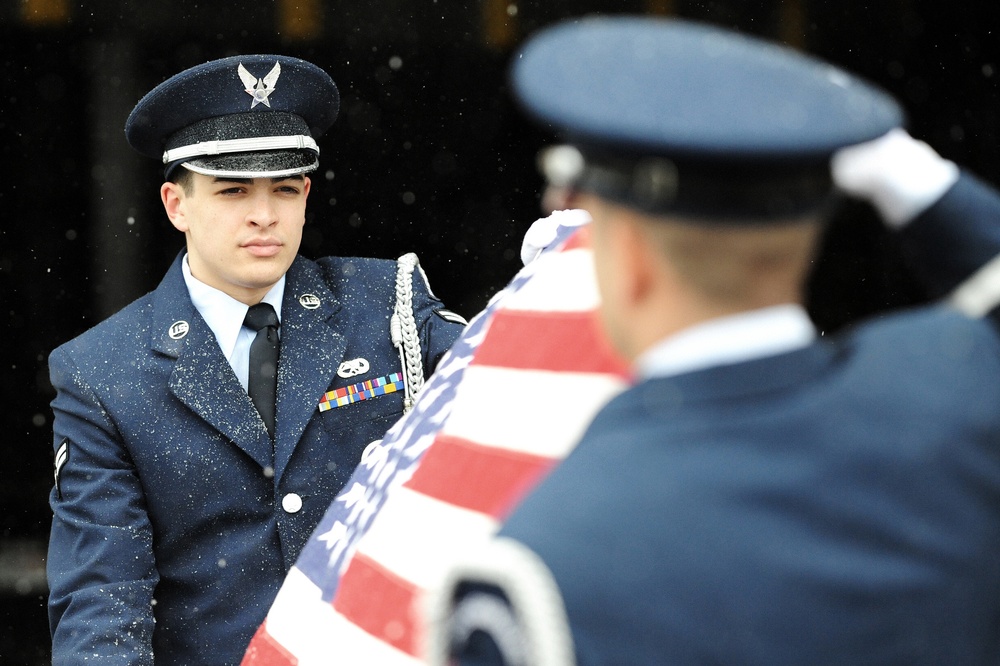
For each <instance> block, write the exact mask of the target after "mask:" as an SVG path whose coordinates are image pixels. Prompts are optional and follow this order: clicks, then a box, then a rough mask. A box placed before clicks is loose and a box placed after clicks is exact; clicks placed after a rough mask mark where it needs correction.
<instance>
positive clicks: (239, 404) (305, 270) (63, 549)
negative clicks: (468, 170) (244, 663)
mask: <svg viewBox="0 0 1000 666" xmlns="http://www.w3.org/2000/svg"><path fill="white" fill-rule="evenodd" d="M395 273H396V263H395V262H392V261H385V260H375V259H358V258H334V257H329V258H325V259H322V260H320V261H318V262H313V261H309V260H306V259H303V258H301V257H299V258H297V259H296V260H295V262H294V263H293V264H292V266H291V268H290V269H289V271H288V273H287V280H286V284H285V292H284V300H283V302H282V320H281V329H280V330H281V333H280V334H281V356H280V360H279V370H278V403H277V418H276V422H277V425H276V434H275V443H274V445H273V447H272V443H271V440H270V438H269V437H268V434H267V432H266V430H265V429H264V425H263V422H262V421H261V419H260V417H259V416H258V414H257V412H256V410H255V409H254V407H253V404H252V403H251V402H250V398H249V397H248V396H247V393H246V391H245V390H244V389H243V388H242V387H241V386H240V383H239V381H238V380H237V378H236V375H235V373H234V372H233V370H232V368H231V367H230V365H229V363H228V361H227V360H226V358H225V357H224V356H223V354H222V351H221V349H220V347H219V344H218V342H217V341H216V339H215V337H214V335H213V333H212V331H211V330H210V329H209V327H208V325H207V324H206V323H205V322H204V320H203V319H202V318H201V316H200V315H199V314H198V312H197V310H196V309H195V307H194V306H193V305H192V303H191V299H190V297H189V296H188V292H187V288H186V286H185V284H184V279H183V276H182V273H181V264H180V257H179V258H178V260H177V261H176V262H174V264H173V266H172V267H171V268H170V270H169V271H168V273H167V274H166V277H165V278H164V279H163V282H162V283H161V284H160V285H159V287H157V289H156V290H155V291H153V292H151V293H150V294H147V295H146V296H144V297H143V298H141V299H139V300H137V301H136V302H134V303H132V304H131V305H129V306H128V307H126V308H125V309H123V310H122V311H121V312H119V313H118V314H116V315H114V316H113V317H111V318H109V319H108V320H106V321H104V322H103V323H101V324H99V325H97V326H96V327H94V328H93V329H91V330H89V331H87V332H86V333H84V334H83V335H81V336H79V337H78V338H76V339H74V340H72V341H70V342H68V343H66V344H65V345H63V346H61V347H59V348H58V349H56V350H55V351H54V352H53V353H52V355H51V358H50V359H49V365H50V372H51V377H52V384H53V386H55V388H56V390H57V395H56V398H55V400H54V401H53V403H52V407H53V410H54V412H55V421H54V432H55V447H56V449H57V451H59V452H60V455H59V456H58V457H57V467H58V468H59V469H58V480H57V483H56V485H55V487H54V488H53V491H52V495H51V506H52V509H53V512H54V518H53V523H52V534H51V540H50V545H49V559H48V575H49V585H50V598H49V614H50V623H51V628H52V632H53V663H54V664H78V663H100V664H152V663H153V656H154V654H155V657H156V664H157V666H163V665H165V664H178V665H181V664H183V665H184V666H192V665H195V664H206V665H208V664H212V665H215V666H218V665H221V664H237V663H239V661H240V657H241V656H242V654H243V651H244V649H245V647H246V645H247V643H248V642H249V640H250V637H251V636H252V634H253V632H254V630H255V629H256V628H257V626H258V625H259V624H260V623H261V621H262V620H263V619H264V615H265V613H266V612H267V609H268V607H269V606H270V604H271V601H272V600H273V598H274V595H275V593H276V592H277V590H278V587H279V586H280V585H281V582H282V580H283V579H284V576H285V574H286V572H287V571H288V569H289V568H290V567H291V565H292V563H293V562H294V561H295V559H296V557H297V556H298V554H299V551H300V549H301V548H302V546H303V545H304V543H305V542H306V540H307V539H308V537H309V535H310V533H311V531H312V529H313V528H314V527H315V525H316V524H317V523H318V522H319V520H320V518H321V517H322V516H323V513H324V512H325V511H326V508H327V507H328V506H329V504H330V502H331V501H332V500H333V498H334V496H335V495H336V494H337V492H338V491H339V490H340V488H341V486H342V485H343V484H344V483H345V482H346V481H347V479H348V478H349V477H350V475H351V473H352V471H353V469H354V467H355V465H356V464H357V463H358V461H359V459H360V457H361V453H362V451H363V450H364V448H365V447H366V446H367V445H368V444H369V443H370V442H372V441H373V440H377V439H379V438H381V437H382V435H383V434H384V433H385V431H386V430H387V429H388V428H389V426H390V425H391V424H392V423H393V422H394V421H395V420H396V419H397V418H398V417H399V416H400V415H401V414H402V402H403V398H402V396H403V393H402V391H399V392H396V393H391V394H386V395H382V396H379V397H375V398H372V399H368V400H363V401H360V402H356V403H353V404H349V405H346V406H343V407H338V408H334V409H329V410H326V411H322V412H321V411H320V410H319V409H318V405H319V403H320V399H321V398H322V397H323V395H324V393H325V392H327V391H329V390H333V389H336V388H339V387H343V386H348V385H353V384H356V383H358V382H361V381H364V380H368V379H375V378H378V377H383V376H387V375H391V374H393V373H395V372H400V371H401V364H400V358H399V353H398V351H397V349H396V348H395V347H393V346H392V343H391V340H390V333H389V318H390V315H391V314H392V309H393V305H394V303H395ZM413 308H414V311H415V317H416V323H417V326H418V328H419V331H420V340H421V349H422V351H423V357H424V366H425V371H426V372H427V374H429V372H430V371H431V370H432V369H433V368H434V366H435V365H436V363H437V361H438V359H439V358H440V357H441V355H442V354H443V353H444V352H445V351H446V350H447V348H448V347H449V346H450V345H451V343H452V341H453V340H454V339H455V337H457V335H458V334H459V332H460V331H461V326H460V325H457V324H455V323H452V322H449V321H447V320H446V319H445V318H443V317H441V316H438V314H435V312H436V311H438V310H440V309H441V308H442V305H441V303H440V302H439V301H437V300H436V299H435V298H434V297H433V295H432V294H430V293H429V292H428V290H427V288H426V285H425V283H424V281H423V280H422V279H421V278H420V276H419V274H417V275H414V280H413ZM178 322H186V326H185V325H184V324H178ZM357 358H364V359H366V360H367V361H368V362H369V364H370V370H369V371H368V372H367V373H365V374H362V375H358V376H354V377H349V378H343V377H340V376H338V374H337V370H338V366H339V365H340V364H341V363H342V362H344V361H348V360H352V359H357ZM63 444H65V446H63ZM60 449H61V450H60ZM63 453H65V456H63V455H62V454H63ZM289 496H291V497H289ZM295 496H297V497H298V498H299V499H301V508H300V509H299V510H297V511H296V510H295V509H296V508H297V507H296V504H297V502H295V501H294V500H295ZM286 498H288V499H286ZM289 499H290V500H293V501H291V502H289Z"/></svg>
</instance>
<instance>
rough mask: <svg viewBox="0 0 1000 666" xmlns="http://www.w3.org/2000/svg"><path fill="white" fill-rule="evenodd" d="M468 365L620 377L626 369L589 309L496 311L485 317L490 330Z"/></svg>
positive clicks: (594, 314)
mask: <svg viewBox="0 0 1000 666" xmlns="http://www.w3.org/2000/svg"><path fill="white" fill-rule="evenodd" d="M471 365H492V366H499V367H507V368H512V369H520V370H549V371H553V372H601V373H612V374H617V375H620V376H624V375H625V374H626V372H627V365H626V364H625V363H624V362H622V360H621V359H620V358H618V356H617V355H615V353H614V352H613V351H612V350H611V347H610V345H609V344H608V342H607V339H606V338H605V337H604V334H603V333H602V332H601V331H600V329H599V324H598V322H597V314H596V312H594V311H592V310H587V311H584V312H532V311H527V310H501V311H499V312H497V313H496V315H495V316H494V317H493V321H492V322H490V330H489V333H488V334H487V335H486V337H485V338H484V339H483V341H482V343H480V345H479V348H478V349H477V350H476V355H475V357H474V358H473V359H472V362H471ZM525 388H526V389H527V388H530V387H525Z"/></svg>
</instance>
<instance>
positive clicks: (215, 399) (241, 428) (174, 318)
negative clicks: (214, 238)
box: [151, 253, 274, 468]
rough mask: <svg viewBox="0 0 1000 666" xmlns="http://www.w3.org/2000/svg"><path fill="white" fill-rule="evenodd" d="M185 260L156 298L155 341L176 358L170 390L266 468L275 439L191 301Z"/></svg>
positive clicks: (157, 348)
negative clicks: (273, 439) (185, 278)
mask: <svg viewBox="0 0 1000 666" xmlns="http://www.w3.org/2000/svg"><path fill="white" fill-rule="evenodd" d="M181 256H183V253H182V255H181ZM180 261H181V257H180V256H179V257H178V259H177V260H176V261H174V264H173V265H172V266H171V267H170V270H169V271H167V275H166V276H165V277H164V278H163V281H162V282H161V283H160V286H159V287H157V289H156V292H155V293H154V299H153V329H152V331H151V336H152V340H151V346H152V348H153V349H154V350H155V351H157V352H159V353H161V354H164V355H166V356H168V357H170V358H174V359H176V361H175V363H174V368H173V372H172V373H171V375H170V378H169V381H168V385H169V387H170V390H171V391H172V392H173V394H174V395H175V396H176V397H177V399H178V400H180V401H181V402H183V403H184V404H185V405H187V406H188V407H189V408H190V409H191V410H192V411H193V412H194V413H195V414H197V415H198V416H199V417H200V418H202V419H203V420H204V421H206V422H207V423H209V424H210V425H211V426H212V427H214V428H215V429H216V430H218V431H219V432H220V433H222V435H224V436H225V437H227V438H228V439H230V440H231V441H232V442H233V443H235V444H236V446H238V447H239V448H240V449H242V450H243V451H245V452H246V453H247V455H249V456H250V457H251V458H253V459H254V460H255V461H256V462H257V463H258V464H259V465H260V466H261V467H262V468H263V467H268V466H271V465H273V464H274V463H273V456H272V451H271V441H270V438H269V437H268V435H267V430H265V428H264V423H263V421H261V419H260V416H259V415H258V414H257V410H256V408H254V406H253V403H252V402H250V396H248V395H247V393H246V391H244V390H243V387H242V386H240V382H239V380H238V379H237V378H236V375H235V374H234V373H233V369H232V367H231V366H230V365H229V361H228V360H226V358H225V356H223V354H222V350H221V349H220V348H219V344H218V342H217V341H216V339H215V335H214V334H213V333H212V331H211V329H210V328H209V327H208V324H206V323H205V320H204V319H202V317H201V315H200V314H198V311H197V309H195V307H194V305H193V304H192V303H191V297H190V296H189V295H188V291H187V286H186V285H185V284H184V276H183V273H182V272H181V264H180Z"/></svg>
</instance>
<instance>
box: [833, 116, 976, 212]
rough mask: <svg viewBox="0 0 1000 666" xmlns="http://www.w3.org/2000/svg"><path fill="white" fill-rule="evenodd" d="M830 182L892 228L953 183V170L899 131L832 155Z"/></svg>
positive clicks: (944, 161)
mask: <svg viewBox="0 0 1000 666" xmlns="http://www.w3.org/2000/svg"><path fill="white" fill-rule="evenodd" d="M830 168H831V171H832V174H833V182H834V183H835V184H836V185H837V187H839V188H840V189H841V190H843V191H844V192H845V193H847V194H849V195H851V196H854V197H857V198H859V199H864V200H866V201H868V202H870V203H871V204H872V205H873V206H875V209H876V210H877V211H878V212H879V214H880V215H881V216H882V218H883V219H884V220H885V223H886V224H887V225H888V226H889V227H892V228H894V229H898V228H900V227H902V226H904V225H905V224H906V223H907V222H909V221H910V220H912V219H913V218H915V217H917V216H918V215H920V214H921V213H922V212H924V211H925V210H927V209H928V208H930V207H931V205H933V204H934V202H936V201H937V200H938V199H940V198H941V197H942V196H943V195H944V193H945V192H947V191H948V190H949V189H950V188H951V186H952V185H954V184H955V181H956V180H958V167H957V166H956V165H955V164H954V163H953V162H950V161H948V160H946V159H944V158H943V157H941V156H940V155H938V154H937V153H936V152H934V149H933V148H931V147H930V146H928V145H927V144H926V143H924V142H923V141H917V140H916V139H914V138H913V137H911V136H910V135H909V134H907V132H906V130H903V129H894V130H891V131H890V132H889V133H888V134H886V135H885V136H882V137H880V138H878V139H875V140H874V141H869V142H867V143H862V144H858V145H856V146H850V147H848V148H843V149H841V150H839V151H837V152H836V153H835V154H834V156H833V159H832V161H831V164H830Z"/></svg>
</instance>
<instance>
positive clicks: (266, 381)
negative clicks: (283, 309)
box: [243, 303, 278, 439]
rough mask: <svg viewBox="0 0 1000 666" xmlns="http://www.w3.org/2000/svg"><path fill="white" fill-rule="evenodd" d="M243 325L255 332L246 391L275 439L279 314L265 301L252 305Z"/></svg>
mask: <svg viewBox="0 0 1000 666" xmlns="http://www.w3.org/2000/svg"><path fill="white" fill-rule="evenodd" d="M243 325H244V326H246V327H247V328H249V329H250V330H251V331H256V332H257V337H255V338H254V340H253V342H252V343H250V373H249V375H248V377H247V380H248V381H247V392H248V393H249V394H250V400H252V401H253V404H254V407H256V408H257V412H258V413H259V414H260V418H261V419H263V421H264V425H265V426H266V427H267V434H269V435H270V436H271V438H272V439H273V438H274V412H275V403H276V400H277V395H278V315H276V314H275V313H274V308H272V307H271V306H270V305H268V304H267V303H258V304H257V305H253V306H251V307H250V309H249V310H248V311H247V316H246V318H244V320H243Z"/></svg>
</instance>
